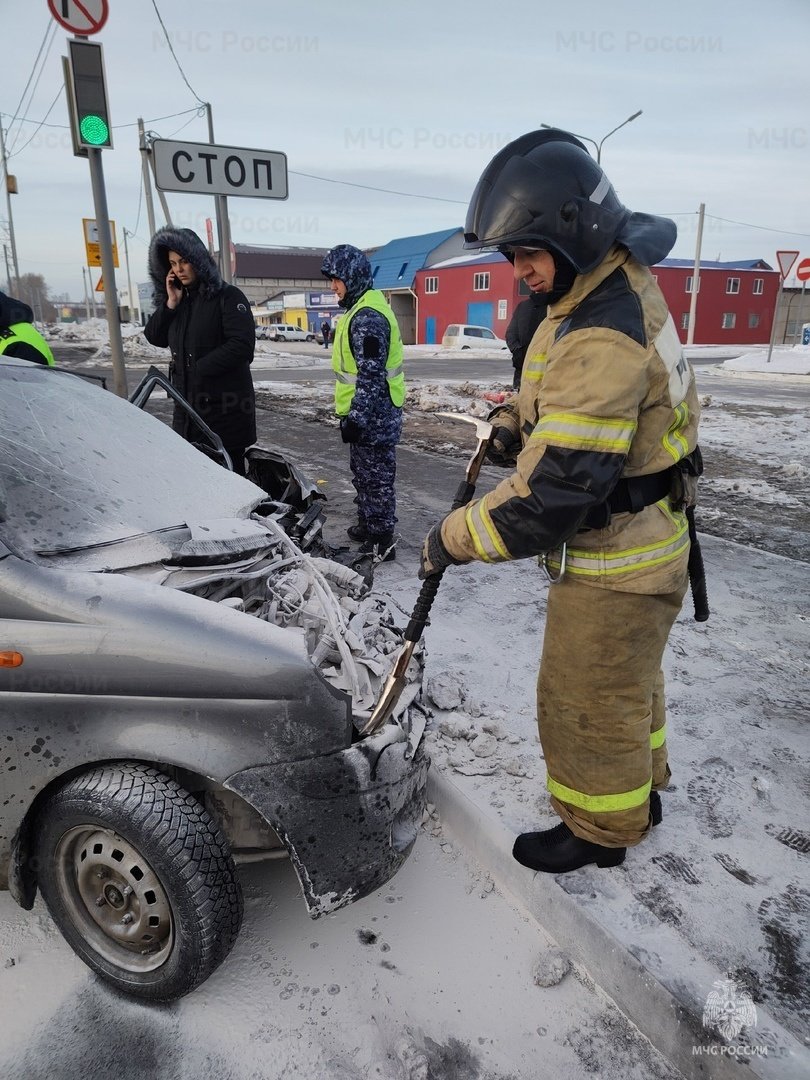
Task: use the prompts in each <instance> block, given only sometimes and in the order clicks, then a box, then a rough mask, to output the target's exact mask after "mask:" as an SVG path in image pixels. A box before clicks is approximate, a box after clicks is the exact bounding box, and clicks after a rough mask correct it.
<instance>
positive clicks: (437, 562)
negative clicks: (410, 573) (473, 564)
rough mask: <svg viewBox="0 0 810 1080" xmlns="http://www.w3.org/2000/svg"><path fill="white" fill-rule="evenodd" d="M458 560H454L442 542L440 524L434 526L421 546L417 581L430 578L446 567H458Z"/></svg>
mask: <svg viewBox="0 0 810 1080" xmlns="http://www.w3.org/2000/svg"><path fill="white" fill-rule="evenodd" d="M459 565H460V560H459V559H454V558H453V556H452V555H451V554H450V552H449V551H448V550H447V548H446V547H445V546H444V542H443V541H442V523H441V522H439V524H438V525H434V526H433V528H432V529H431V530H430V532H429V533H428V534H427V536H426V537H425V542H424V544H423V545H422V562H421V565H420V567H419V580H420V581H424V580H425V578H428V577H432V576H433V575H434V574H438V573H439V571H441V570H444V568H445V567H446V566H459Z"/></svg>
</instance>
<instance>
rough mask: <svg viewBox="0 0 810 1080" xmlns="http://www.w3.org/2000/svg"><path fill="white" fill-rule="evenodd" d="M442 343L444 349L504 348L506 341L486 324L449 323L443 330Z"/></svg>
mask: <svg viewBox="0 0 810 1080" xmlns="http://www.w3.org/2000/svg"><path fill="white" fill-rule="evenodd" d="M442 345H443V346H444V348H446V349H505V348H506V347H507V346H506V342H505V341H504V340H503V338H499V337H497V336H496V335H495V334H494V333H493V332H492V330H490V329H489V327H488V326H470V325H468V324H466V323H451V324H450V326H448V327H447V329H446V330H445V332H444V336H443V337H442Z"/></svg>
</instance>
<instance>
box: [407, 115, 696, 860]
mask: <svg viewBox="0 0 810 1080" xmlns="http://www.w3.org/2000/svg"><path fill="white" fill-rule="evenodd" d="M675 236H676V229H675V225H674V223H673V222H671V221H669V220H668V219H666V218H660V217H654V216H651V215H648V214H636V213H631V212H630V211H629V210H627V209H626V208H625V207H624V206H623V205H622V204H621V202H620V201H619V199H618V198H617V196H616V193H615V191H614V190H613V187H612V186H611V184H610V182H609V180H608V179H607V177H606V176H605V174H604V173H603V172H602V170H601V168H600V167H599V165H598V164H597V163H596V162H595V161H594V160H593V159H592V158H591V157H590V155H589V154H588V152H587V150H586V148H585V147H584V146H583V145H582V143H581V142H579V140H578V139H576V138H575V137H574V136H573V135H571V134H569V133H568V132H563V131H559V130H553V129H545V130H543V131H536V132H531V133H529V134H527V135H524V136H522V137H521V138H519V139H517V140H516V141H514V142H512V143H510V144H509V145H508V146H506V147H504V148H503V149H502V150H501V151H500V152H499V153H498V154H497V155H496V156H495V157H494V158H493V160H492V161H491V162H490V164H489V165H488V166H487V168H486V169H485V171H484V173H483V175H482V176H481V179H480V180H479V182H478V185H477V187H476V189H475V192H474V194H473V196H472V201H471V203H470V207H469V211H468V215H467V223H466V227H465V240H466V247H468V248H471V249H477V248H482V247H489V248H491V247H497V248H498V250H499V251H500V252H501V253H502V254H503V255H505V256H506V258H507V259H509V260H510V261H511V262H512V263H513V265H514V273H515V277H516V278H517V279H519V280H521V281H523V282H525V283H526V284H527V285H528V287H529V288H530V289H531V290H532V292H533V293H535V294H540V295H542V296H544V297H545V298H547V299H548V301H549V308H548V314H547V317H546V319H545V320H544V322H542V323H541V324H540V326H539V327H538V329H537V330H536V332H535V334H534V337H533V338H532V341H531V343H530V345H529V348H528V350H527V353H526V360H525V364H524V368H523V378H522V382H521V386H520V391H519V393H518V394H517V396H516V397H513V398H512V399H510V401H508V402H506V403H505V404H504V405H503V406H501V407H500V408H498V409H496V410H494V413H493V414H492V415H491V417H490V420H491V422H492V423H493V424H494V425H495V433H494V439H493V444H492V445H493V457H494V459H496V460H498V461H499V462H500V463H502V464H503V463H506V464H508V465H510V466H511V469H513V470H514V471H513V472H511V475H510V476H509V477H508V478H507V479H505V480H503V481H502V482H501V483H500V484H499V485H498V486H497V487H496V488H495V489H494V490H493V491H491V492H489V493H488V494H486V495H484V496H483V498H481V499H478V500H476V501H474V502H472V503H470V504H469V505H468V506H467V507H465V508H462V509H460V510H456V511H453V512H452V513H450V514H449V515H448V516H447V517H445V518H444V520H443V521H441V522H440V523H439V524H438V525H436V526H434V527H433V529H432V530H431V531H430V533H429V534H428V536H427V538H426V540H425V543H424V547H423V553H422V568H421V570H420V576H422V577H426V576H429V575H430V574H432V573H435V572H436V571H437V570H439V569H440V568H441V567H443V566H447V565H449V564H452V563H466V562H469V561H470V560H472V559H479V560H481V561H483V562H486V563H498V562H505V561H508V560H511V559H522V558H528V557H529V556H540V557H541V562H542V563H543V564H544V565H545V568H546V570H547V573H548V576H549V579H550V580H553V581H554V582H555V583H554V584H552V585H551V587H550V589H549V595H548V606H547V617H546V627H545V635H544V644H543V652H542V658H541V662H540V672H539V676H538V681H537V715H538V725H539V731H540V741H541V745H542V750H543V755H544V757H545V762H546V767H547V787H548V790H549V792H550V796H551V804H552V806H553V808H554V810H555V811H556V812H557V814H559V816H560V818H561V822H560V824H559V825H557V826H556V827H555V828H552V829H547V830H544V831H536V832H527V833H523V834H522V835H520V836H519V837H518V838H517V840H516V841H515V845H514V849H513V855H514V857H515V858H516V859H517V860H518V862H520V863H522V864H523V865H524V866H528V867H530V868H532V869H533V870H539V871H547V872H550V873H565V872H567V871H570V870H574V869H576V868H578V867H580V866H585V865H587V864H592V863H595V864H596V865H597V866H599V867H608V866H616V865H618V864H619V863H621V862H623V861H624V858H625V854H626V849H627V848H628V847H629V846H631V845H634V844H638V843H639V842H640V841H641V840H643V839H644V837H645V836H646V835H647V834H648V832H649V829H650V827H651V825H654V824H657V823H658V822H659V821H660V820H661V800H660V796H659V795H658V791H659V789H661V788H664V787H666V785H667V783H668V781H669V778H670V770H669V767H668V765H667V751H666V731H665V715H664V682H663V675H662V672H661V661H662V656H663V652H664V648H665V646H666V642H667V638H668V636H669V633H670V630H671V627H672V624H673V622H674V620H675V618H676V616H677V614H678V612H679V610H680V608H681V603H682V600H683V597H684V594H685V592H686V588H687V580H688V577H687V566H688V560H689V552H690V529H689V528H688V524H687V515H686V512H685V507H686V505H687V504H688V503H689V502H691V500H692V499H693V497H694V483H695V481H694V479H693V477H692V476H691V473H692V472H696V471H698V470H697V458H698V455H699V451H697V450H696V446H697V429H698V419H699V406H698V399H697V395H696V390H695V380H694V374H693V372H692V370H691V367H690V366H689V365H688V364H687V363H686V361H685V359H684V356H683V352H682V349H681V346H680V343H679V339H678V334H677V332H676V330H675V326H674V324H673V321H672V317H671V316H670V314H669V312H668V310H667V306H666V303H665V301H664V298H663V296H662V294H661V292H660V290H659V289H658V287H657V285H656V284H655V279H654V278H653V276H652V274H651V273H650V270H649V267H650V266H651V265H653V264H654V263H656V262H658V261H659V260H660V259H663V258H664V257H665V256H666V255H667V253H668V252H669V251H670V250H671V248H672V246H673V244H674V242H675ZM687 489H688V490H687ZM696 617H697V616H696Z"/></svg>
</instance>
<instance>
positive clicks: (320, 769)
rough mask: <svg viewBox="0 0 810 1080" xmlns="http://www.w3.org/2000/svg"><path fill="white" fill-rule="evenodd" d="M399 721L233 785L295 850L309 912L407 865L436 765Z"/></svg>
mask: <svg viewBox="0 0 810 1080" xmlns="http://www.w3.org/2000/svg"><path fill="white" fill-rule="evenodd" d="M410 753H411V751H410V749H409V746H408V742H407V740H406V736H405V733H404V732H403V731H402V730H401V729H400V728H399V727H398V726H397V725H395V724H389V725H387V726H386V727H385V728H384V729H383V730H382V731H381V732H379V733H378V734H377V735H374V736H371V737H370V738H368V739H364V740H363V741H362V742H358V743H355V744H354V745H353V746H351V747H349V748H348V749H347V750H342V751H340V752H338V753H336V754H330V755H328V756H324V757H318V758H306V759H304V760H302V761H294V762H286V763H284V764H280V765H266V766H265V765H260V766H257V767H255V768H251V769H246V770H244V771H243V772H239V773H235V774H234V775H233V776H231V777H230V778H229V779H228V780H227V781H225V785H224V786H225V787H226V788H228V789H229V790H231V791H234V792H236V793H237V794H238V795H240V796H241V797H242V798H243V799H244V800H245V801H246V802H248V803H249V804H250V805H251V806H252V807H253V808H254V809H255V810H256V811H257V812H258V813H259V814H261V816H262V817H263V818H264V819H265V820H266V821H267V822H268V824H270V825H271V826H272V827H273V829H275V831H276V832H277V833H278V835H279V837H280V838H281V841H282V843H283V844H284V846H285V847H286V848H287V850H288V851H289V853H290V857H291V859H292V862H293V865H294V866H295V869H296V872H297V874H298V878H299V881H300V882H301V887H302V889H303V893H304V899H305V900H306V904H307V907H308V909H309V913H310V915H311V916H312V917H313V918H317V917H318V916H320V915H325V914H327V913H329V912H330V911H336V910H337V909H338V908H341V907H344V906H345V905H346V904H349V903H351V902H352V901H354V900H359V899H360V897H362V896H366V895H367V894H368V893H370V892H373V891H374V889H377V888H379V887H380V885H383V884H384V883H385V882H386V881H388V880H389V878H391V877H393V876H394V874H395V873H396V872H397V870H399V868H400V866H401V865H402V864H403V862H404V861H405V859H406V858H407V857H408V855H409V853H410V851H411V848H412V847H413V844H414V841H415V839H416V834H417V831H418V829H419V825H420V822H421V820H422V816H423V813H424V809H425V804H426V801H427V796H426V788H427V772H428V767H429V764H430V761H429V758H428V757H427V754H426V753H425V752H424V751H423V750H422V749H421V747H420V748H418V749H417V750H416V753H415V754H414V755H413V756H412V757H411V756H409V755H410Z"/></svg>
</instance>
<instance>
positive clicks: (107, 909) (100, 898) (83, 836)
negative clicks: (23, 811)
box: [54, 825, 174, 972]
mask: <svg viewBox="0 0 810 1080" xmlns="http://www.w3.org/2000/svg"><path fill="white" fill-rule="evenodd" d="M54 859H55V868H56V881H57V885H58V888H59V893H60V896H61V899H62V902H63V903H64V905H65V907H66V908H67V910H68V913H69V914H70V917H71V919H72V921H73V923H74V925H75V926H76V927H78V929H79V930H80V932H81V935H82V937H83V938H84V940H85V941H86V942H87V943H88V944H89V945H91V947H92V948H93V949H94V950H95V951H96V952H97V953H98V954H99V955H100V956H102V957H104V959H105V960H108V961H110V963H113V964H115V965H116V967H119V968H122V969H123V970H125V971H131V972H148V971H155V970H156V969H157V968H159V967H162V965H163V964H165V963H166V961H167V960H168V958H169V956H170V954H171V952H172V948H173V946H174V919H173V917H172V909H171V904H170V903H169V898H168V895H167V893H166V890H165V888H164V887H163V885H162V883H161V881H160V878H159V877H158V876H157V874H156V873H155V871H154V870H153V869H152V867H151V866H150V865H149V863H148V862H147V860H146V859H145V858H144V857H143V855H141V853H140V852H139V851H138V849H137V848H136V847H135V846H134V845H133V844H131V843H129V841H127V840H125V839H124V838H123V837H122V836H120V835H119V834H118V833H116V832H114V831H113V830H112V829H107V828H104V827H100V826H98V825H78V826H76V827H75V828H73V829H69V830H68V831H67V832H66V833H64V834H63V835H62V836H61V837H60V838H59V842H58V843H57V845H56V850H55V852H54Z"/></svg>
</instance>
